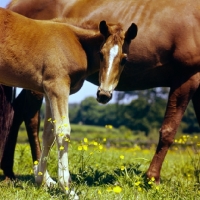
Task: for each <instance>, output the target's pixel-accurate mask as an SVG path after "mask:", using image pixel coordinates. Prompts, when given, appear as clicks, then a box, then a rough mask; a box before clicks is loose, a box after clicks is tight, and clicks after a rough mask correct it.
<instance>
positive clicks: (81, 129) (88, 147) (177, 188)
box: [0, 125, 200, 200]
mask: <svg viewBox="0 0 200 200" xmlns="http://www.w3.org/2000/svg"><path fill="white" fill-rule="evenodd" d="M156 136H157V137H158V135H155V134H153V133H152V136H151V137H150V138H145V136H144V135H143V134H142V133H137V134H133V133H132V132H130V130H127V129H123V128H122V129H120V130H119V129H114V128H102V127H89V126H82V125H80V126H77V125H73V126H72V138H71V142H70V147H69V165H70V173H71V176H72V180H73V187H74V188H75V189H76V190H77V193H78V194H79V197H80V199H84V200H107V199H108V200H146V199H147V200H148V199H150V200H151V199H152V200H163V199H164V200H165V199H167V200H168V199H170V200H184V199H185V200H190V199H191V200H192V199H193V200H198V199H200V185H199V184H200V174H199V172H200V151H199V150H200V143H199V138H198V137H197V136H195V135H193V136H186V135H184V136H178V138H177V139H176V142H175V144H174V145H173V146H172V147H171V149H170V151H169V153H168V155H167V157H166V159H165V162H164V164H163V168H162V171H161V184H160V185H156V184H155V183H154V180H153V179H152V180H146V179H145V178H144V173H145V171H146V170H147V168H148V166H149V163H150V161H151V158H152V156H153V154H154V152H155V144H154V143H155V142H156V141H155V140H156ZM84 138H85V139H84ZM157 139H158V138H157ZM134 140H135V141H136V143H137V144H134ZM26 141H27V139H26V133H25V131H24V130H23V127H22V130H21V132H20V134H19V140H18V144H17V148H16V153H15V165H14V171H15V173H16V175H17V177H18V181H16V182H14V183H13V182H6V181H3V176H2V171H0V179H1V180H2V181H1V182H0V198H1V199H2V200H15V199H16V200H25V199H37V200H42V199H44V200H46V199H67V197H66V196H65V195H64V194H63V192H62V191H61V190H60V189H59V187H58V186H55V187H54V188H51V189H47V188H45V187H40V188H38V187H37V186H36V185H35V184H34V176H33V172H32V159H31V154H30V147H29V145H28V144H27V143H26ZM148 141H152V144H151V143H149V142H148ZM48 170H49V172H50V174H51V176H52V177H53V178H54V179H55V180H57V153H56V147H53V149H52V150H51V153H50V157H49V159H48Z"/></svg>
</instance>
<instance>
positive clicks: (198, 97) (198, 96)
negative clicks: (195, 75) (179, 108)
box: [192, 87, 200, 125]
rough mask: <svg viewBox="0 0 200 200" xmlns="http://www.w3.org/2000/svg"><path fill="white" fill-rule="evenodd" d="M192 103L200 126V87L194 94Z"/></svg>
mask: <svg viewBox="0 0 200 200" xmlns="http://www.w3.org/2000/svg"><path fill="white" fill-rule="evenodd" d="M192 103H193V107H194V111H195V114H196V117H197V121H198V123H199V125H200V87H198V89H197V90H196V92H195V93H194V95H193V97H192Z"/></svg>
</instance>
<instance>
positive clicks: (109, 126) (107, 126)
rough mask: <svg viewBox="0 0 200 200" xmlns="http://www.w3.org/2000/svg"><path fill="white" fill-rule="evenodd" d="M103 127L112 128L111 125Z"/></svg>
mask: <svg viewBox="0 0 200 200" xmlns="http://www.w3.org/2000/svg"><path fill="white" fill-rule="evenodd" d="M105 127H106V128H108V129H112V128H113V126H112V125H105Z"/></svg>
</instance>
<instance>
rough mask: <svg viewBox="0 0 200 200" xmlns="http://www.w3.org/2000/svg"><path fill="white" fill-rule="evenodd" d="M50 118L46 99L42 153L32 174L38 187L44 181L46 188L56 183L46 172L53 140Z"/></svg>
mask: <svg viewBox="0 0 200 200" xmlns="http://www.w3.org/2000/svg"><path fill="white" fill-rule="evenodd" d="M51 117H52V115H51V111H50V105H49V101H48V99H47V98H46V115H45V120H44V132H43V135H42V140H43V143H42V152H41V155H40V160H39V164H38V165H35V166H34V174H35V181H36V183H37V184H38V185H41V184H42V182H43V181H44V183H45V185H47V186H48V187H50V186H51V185H52V184H53V185H54V184H55V183H56V182H55V181H53V180H52V179H51V178H50V176H49V174H48V172H47V157H48V154H49V151H50V149H51V147H52V145H53V142H54V140H55V136H54V134H53V126H52V124H51V123H50V122H49V121H48V120H47V119H49V118H51Z"/></svg>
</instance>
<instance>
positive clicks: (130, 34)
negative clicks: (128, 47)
mask: <svg viewBox="0 0 200 200" xmlns="http://www.w3.org/2000/svg"><path fill="white" fill-rule="evenodd" d="M137 30H138V29H137V25H136V24H134V23H132V24H131V26H130V27H129V28H128V30H127V31H126V33H125V40H126V41H127V42H128V43H130V42H131V40H132V39H134V38H135V37H136V35H137Z"/></svg>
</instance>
